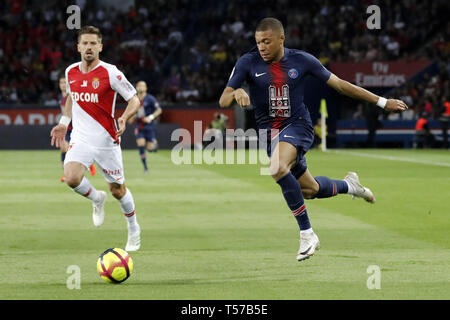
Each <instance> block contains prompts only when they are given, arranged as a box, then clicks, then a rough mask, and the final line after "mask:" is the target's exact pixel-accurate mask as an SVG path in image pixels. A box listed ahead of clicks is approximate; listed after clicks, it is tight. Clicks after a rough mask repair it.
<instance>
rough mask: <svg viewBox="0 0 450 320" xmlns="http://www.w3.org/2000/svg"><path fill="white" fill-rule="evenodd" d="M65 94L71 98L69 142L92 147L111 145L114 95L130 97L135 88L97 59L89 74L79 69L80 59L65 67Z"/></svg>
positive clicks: (114, 139) (111, 67) (113, 123)
mask: <svg viewBox="0 0 450 320" xmlns="http://www.w3.org/2000/svg"><path fill="white" fill-rule="evenodd" d="M66 88H67V93H68V94H70V95H71V97H72V127H73V129H72V135H71V141H77V140H79V141H82V142H84V143H87V144H89V145H91V146H94V147H103V148H108V147H113V146H116V145H117V144H118V143H119V142H120V140H119V139H117V138H116V131H117V126H116V122H115V120H114V111H115V106H116V96H117V93H119V94H120V95H121V96H122V98H124V99H125V101H128V100H130V99H131V98H132V97H133V96H134V95H135V94H136V89H134V87H133V86H132V85H131V84H130V82H129V81H128V80H127V78H125V76H124V74H123V73H122V72H120V71H119V69H117V67H116V66H114V65H112V64H109V63H105V62H103V61H100V63H99V64H98V65H97V66H96V67H95V68H94V69H93V70H91V71H89V72H88V73H83V72H82V71H81V62H77V63H74V64H72V65H70V66H69V67H68V68H67V69H66Z"/></svg>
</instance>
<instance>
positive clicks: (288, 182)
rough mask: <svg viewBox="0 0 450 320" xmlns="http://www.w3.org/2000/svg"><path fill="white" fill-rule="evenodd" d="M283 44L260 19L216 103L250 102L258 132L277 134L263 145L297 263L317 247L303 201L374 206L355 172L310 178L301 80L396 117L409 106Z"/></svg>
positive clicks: (277, 25) (268, 21) (310, 135)
mask: <svg viewBox="0 0 450 320" xmlns="http://www.w3.org/2000/svg"><path fill="white" fill-rule="evenodd" d="M284 39H285V37H284V29H283V25H282V24H281V22H280V21H278V20H277V19H274V18H265V19H262V20H261V21H260V22H259V24H258V25H257V27H256V31H255V40H256V44H257V50H252V51H250V52H248V53H246V54H244V55H243V56H242V57H240V58H239V60H238V61H237V63H236V65H235V67H234V69H233V71H232V72H231V75H230V78H229V81H228V84H227V86H226V88H225V89H224V91H223V93H222V95H221V97H220V101H219V104H220V106H221V107H228V106H230V105H231V103H232V102H233V101H236V102H237V103H238V104H239V105H240V106H241V107H246V106H249V105H250V103H251V104H252V105H253V106H254V109H255V119H256V124H257V127H258V129H267V130H268V132H269V133H271V132H272V133H273V132H278V135H277V136H276V138H278V143H277V144H276V146H275V147H274V149H273V150H271V144H270V143H268V150H267V151H268V154H269V156H270V172H271V175H272V177H273V179H274V180H275V181H276V182H277V183H278V184H279V186H280V187H281V190H282V193H283V196H284V198H285V200H286V202H287V204H288V206H289V208H290V209H291V211H292V214H293V215H294V217H295V218H296V220H297V222H298V225H299V227H300V248H299V250H298V253H297V260H298V261H302V260H304V259H307V258H309V257H310V256H312V255H313V254H314V252H315V251H316V250H317V249H318V248H319V244H320V243H319V238H318V237H317V235H316V234H315V233H314V231H313V229H312V228H311V223H310V221H309V218H308V213H307V210H306V206H305V202H304V199H305V198H306V199H314V198H329V197H333V196H335V195H337V194H339V193H347V194H350V195H352V196H354V197H360V198H363V199H364V200H366V201H368V202H370V203H374V202H375V198H374V196H373V194H372V192H371V191H370V190H369V189H368V188H365V187H363V186H362V185H361V184H360V183H359V178H358V175H357V174H356V173H355V172H349V173H348V174H347V176H346V177H345V178H344V179H343V180H333V179H330V178H328V177H324V176H319V177H313V176H312V175H311V173H310V172H309V170H308V168H307V166H306V159H305V154H306V152H307V151H308V150H309V148H310V147H311V145H312V143H313V141H314V129H313V125H312V122H311V117H310V114H309V111H308V109H307V108H306V106H305V104H304V103H303V98H304V90H305V80H306V76H308V75H312V76H314V77H316V78H318V79H320V80H322V81H323V82H325V83H327V84H328V85H329V86H330V87H332V88H334V89H335V90H337V91H338V92H339V93H341V94H344V95H347V96H349V97H352V98H355V99H360V100H365V101H368V102H370V103H372V104H376V105H378V106H379V107H381V108H384V109H385V110H387V111H390V112H401V111H404V110H406V109H407V108H408V107H407V105H406V104H405V103H404V102H403V101H401V100H396V99H385V98H383V97H379V96H377V95H375V94H373V93H371V92H369V91H367V90H365V89H363V88H361V87H358V86H355V85H353V84H351V83H349V82H347V81H345V80H341V79H339V78H338V77H337V76H336V75H334V74H333V73H331V72H330V71H328V70H327V69H326V68H325V67H324V66H323V65H322V64H321V63H320V62H319V60H317V59H316V58H315V57H314V56H312V55H310V54H308V53H306V52H304V51H301V50H296V49H288V48H285V47H284ZM244 81H246V82H247V83H248V85H249V93H250V96H249V95H248V94H247V93H246V92H245V90H243V89H242V88H241V85H242V83H243V82H244ZM250 97H251V98H250ZM273 130H275V131H273ZM276 130H277V131H276ZM272 138H274V137H272ZM269 141H270V140H269ZM275 141H276V140H275Z"/></svg>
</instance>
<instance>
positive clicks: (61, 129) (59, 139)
mask: <svg viewBox="0 0 450 320" xmlns="http://www.w3.org/2000/svg"><path fill="white" fill-rule="evenodd" d="M66 132H67V127H66V126H65V125H63V124H61V123H60V124H57V125H56V126H54V127H53V129H52V131H51V132H50V136H51V137H52V141H51V145H52V146H54V145H56V147H57V148H59V147H60V146H61V145H62V144H63V143H64V138H65V136H66Z"/></svg>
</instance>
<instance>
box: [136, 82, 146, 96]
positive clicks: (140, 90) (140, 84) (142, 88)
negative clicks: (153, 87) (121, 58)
mask: <svg viewBox="0 0 450 320" xmlns="http://www.w3.org/2000/svg"><path fill="white" fill-rule="evenodd" d="M136 91H137V92H138V93H144V92H147V84H146V83H145V82H144V81H139V82H138V83H137V84H136Z"/></svg>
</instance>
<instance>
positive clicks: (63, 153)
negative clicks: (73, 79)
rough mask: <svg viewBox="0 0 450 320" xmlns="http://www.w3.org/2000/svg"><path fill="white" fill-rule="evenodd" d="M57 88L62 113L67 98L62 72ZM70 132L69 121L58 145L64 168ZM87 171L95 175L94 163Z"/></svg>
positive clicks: (63, 178) (62, 179)
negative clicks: (63, 137)
mask: <svg viewBox="0 0 450 320" xmlns="http://www.w3.org/2000/svg"><path fill="white" fill-rule="evenodd" d="M58 81H59V90H61V99H59V105H60V107H61V113H62V114H64V106H65V105H66V99H67V91H66V77H65V75H64V74H62V75H61V76H60V77H59V79H58ZM71 132H72V123H69V126H68V127H67V133H66V138H65V141H64V142H63V143H62V144H61V145H60V146H59V149H60V150H61V165H62V167H63V169H64V160H65V159H66V152H67V150H69V142H70V133H71ZM89 172H90V173H91V176H95V173H96V172H97V170H96V168H95V164H94V163H93V164H92V165H91V166H90V167H89ZM65 179H66V178H65V177H64V174H63V176H62V177H61V179H60V180H61V182H64V181H65Z"/></svg>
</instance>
